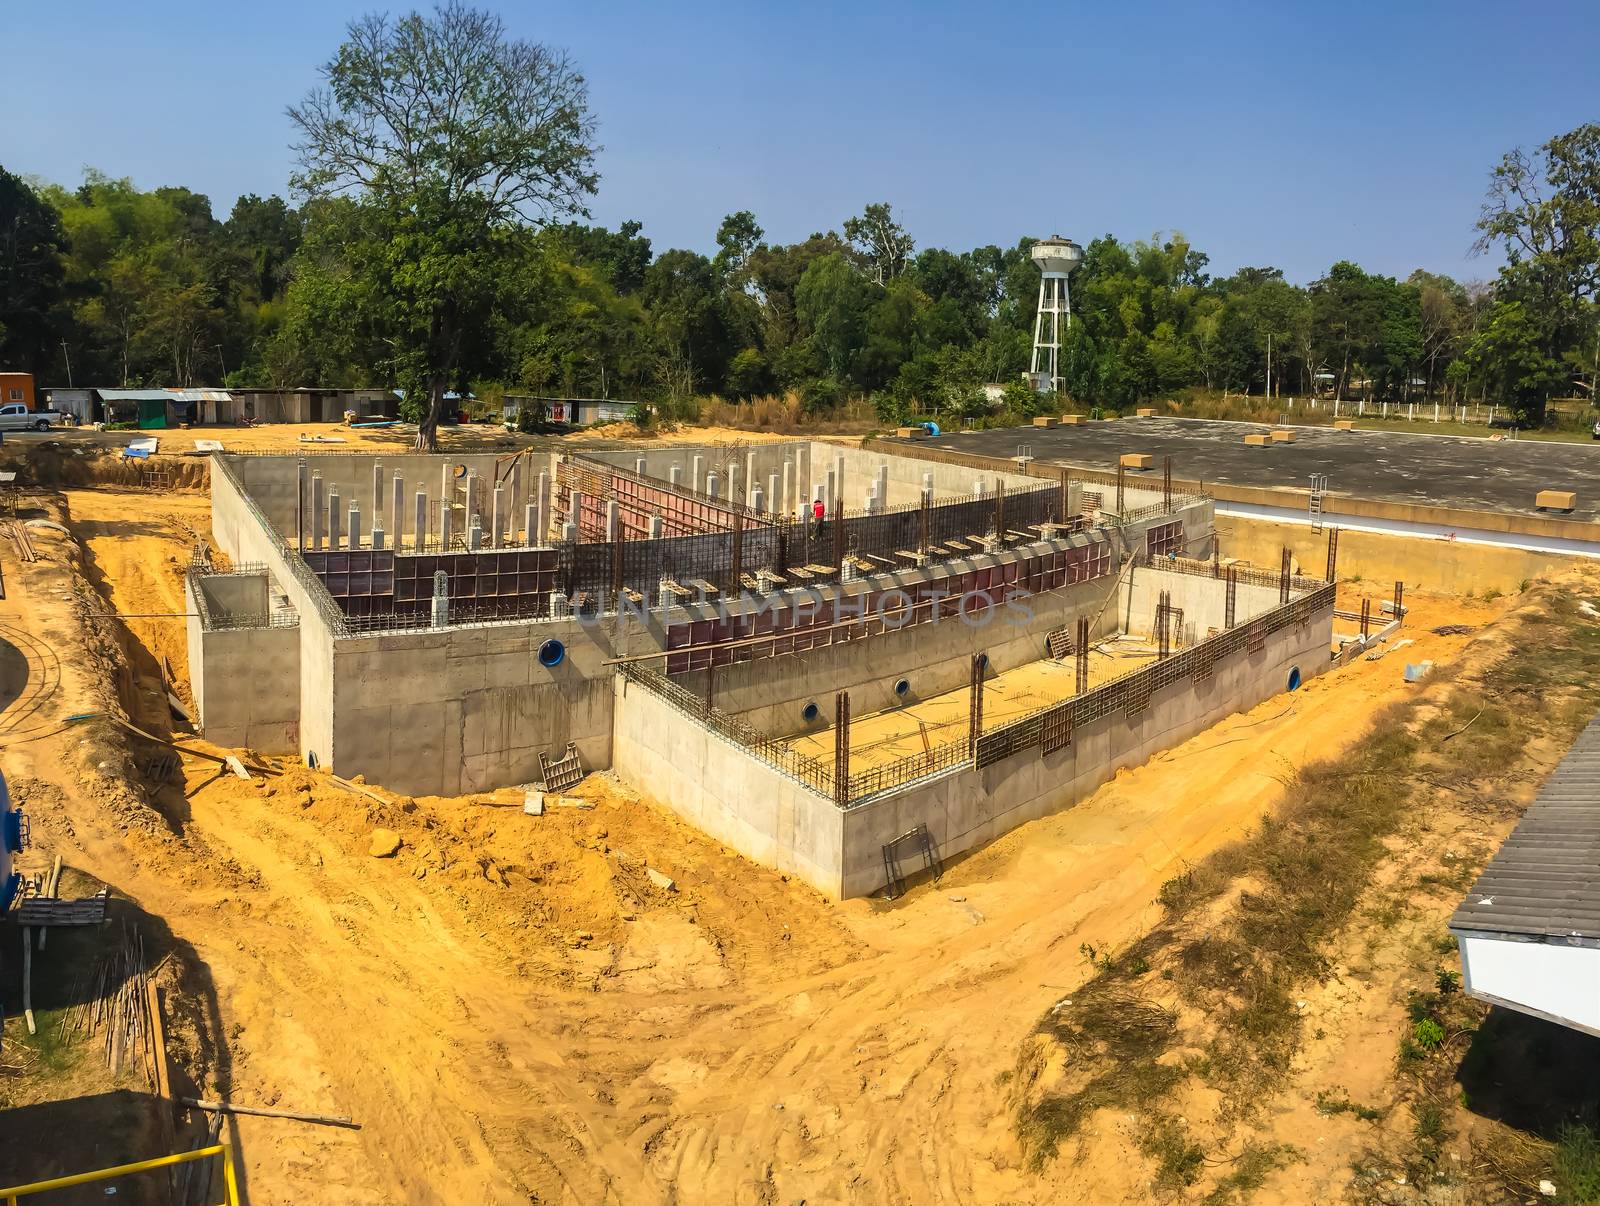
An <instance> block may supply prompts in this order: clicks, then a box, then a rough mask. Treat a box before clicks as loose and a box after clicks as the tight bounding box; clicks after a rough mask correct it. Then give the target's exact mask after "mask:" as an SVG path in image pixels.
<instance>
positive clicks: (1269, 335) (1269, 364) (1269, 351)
mask: <svg viewBox="0 0 1600 1206" xmlns="http://www.w3.org/2000/svg"><path fill="white" fill-rule="evenodd" d="M1267 397H1268V398H1271V397H1272V332H1271V331H1268V332H1267Z"/></svg>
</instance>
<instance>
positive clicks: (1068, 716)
mask: <svg viewBox="0 0 1600 1206" xmlns="http://www.w3.org/2000/svg"><path fill="white" fill-rule="evenodd" d="M1201 565H1206V566H1209V563H1207V562H1190V563H1188V565H1187V566H1185V567H1184V568H1180V569H1178V570H1177V572H1180V573H1193V574H1196V575H1197V576H1206V577H1209V576H1210V574H1209V571H1208V572H1207V573H1205V574H1204V575H1201V574H1200V571H1199V569H1198V568H1192V567H1198V566H1201ZM1159 568H1163V569H1172V568H1174V567H1173V566H1170V565H1168V564H1166V562H1165V561H1163V562H1162V564H1161V566H1160V567H1159ZM1256 573H1259V571H1256ZM1264 576H1265V577H1266V578H1268V579H1269V580H1270V581H1269V582H1267V583H1265V584H1267V585H1272V584H1276V583H1277V582H1278V581H1279V579H1278V577H1277V576H1276V575H1270V574H1268V575H1264ZM1295 581H1297V582H1300V583H1302V584H1304V585H1305V586H1306V587H1308V588H1309V589H1307V591H1306V593H1305V594H1303V595H1301V596H1300V597H1299V598H1295V599H1291V600H1290V601H1289V602H1288V603H1285V604H1280V605H1279V606H1277V607H1274V608H1272V609H1271V610H1270V611H1267V612H1264V613H1262V614H1261V615H1259V616H1257V617H1255V618H1254V619H1252V620H1248V621H1246V622H1245V623H1243V624H1241V625H1239V626H1237V627H1235V628H1231V629H1229V630H1228V631H1226V632H1221V633H1218V634H1217V635H1216V636H1213V637H1208V638H1206V639H1205V640H1203V641H1200V642H1199V643H1198V644H1195V645H1191V646H1189V647H1188V648H1186V649H1184V650H1182V651H1181V652H1179V653H1174V654H1173V655H1171V656H1170V657H1167V658H1165V659H1163V660H1161V661H1158V662H1153V663H1150V664H1149V665H1145V666H1141V667H1139V668H1138V669H1136V670H1130V671H1129V672H1128V673H1127V674H1124V675H1121V676H1120V677H1117V678H1114V679H1111V680H1110V681H1108V682H1105V683H1102V684H1101V685H1100V686H1098V687H1095V688H1094V689H1093V690H1091V691H1086V692H1084V693H1083V694H1081V695H1076V696H1072V697H1069V698H1067V699H1063V700H1060V701H1058V702H1056V703H1052V704H1047V705H1045V706H1043V707H1040V708H1037V709H1035V710H1034V711H1032V712H1030V713H1028V714H1027V715H1025V716H1022V717H1019V718H1018V719H1016V720H1013V721H1009V722H1008V723H1006V724H1004V725H1002V726H1000V727H999V728H997V729H995V730H993V731H992V732H988V733H983V732H979V733H977V734H976V740H975V741H974V739H973V737H972V736H967V737H962V738H960V739H958V740H955V741H949V742H945V743H943V744H941V745H937V746H934V747H932V748H930V749H928V750H925V751H923V752H922V753H917V754H912V755H910V756H908V757H906V758H901V759H899V760H897V761H894V762H886V763H883V764H882V765H879V766H875V767H870V768H867V769H865V770H862V771H860V772H851V773H850V775H849V782H848V787H847V790H846V792H845V793H844V794H843V795H842V796H841V795H840V794H838V793H837V792H836V791H835V770H834V768H833V767H830V766H828V765H827V764H826V763H823V762H821V761H819V760H817V759H815V758H811V757H808V756H806V755H804V754H800V753H798V752H797V751H796V750H794V749H793V748H792V747H791V746H790V745H789V740H790V739H789V738H775V737H768V736H766V735H765V734H763V733H761V732H759V731H757V730H756V729H755V728H754V727H753V726H751V725H749V724H747V723H746V722H744V721H743V720H740V719H739V718H738V717H737V716H733V715H730V714H729V713H726V712H723V711H721V710H720V709H718V708H716V707H715V706H712V705H709V704H707V702H706V700H705V698H704V697H702V696H697V695H695V694H693V693H692V692H690V691H688V690H686V689H685V688H684V687H682V686H681V685H679V684H678V683H675V682H673V681H672V680H671V679H669V678H667V677H666V676H665V675H664V674H662V673H660V672H658V671H656V670H653V669H651V668H649V667H648V666H647V665H646V664H644V663H642V662H624V663H621V664H620V665H619V667H618V669H619V670H620V672H621V673H622V675H623V677H624V678H626V679H627V680H628V681H629V682H630V683H635V684H638V685H639V686H641V687H644V688H645V689H646V690H648V691H650V692H652V693H653V694H655V695H658V696H660V697H661V698H662V699H664V700H665V701H666V702H668V703H669V704H671V705H672V706H673V707H674V708H676V709H677V710H678V711H679V712H681V713H682V714H684V715H685V716H688V717H690V718H691V719H693V720H695V721H698V722H699V723H701V724H704V725H705V726H706V727H707V728H709V729H711V730H712V731H713V732H715V733H716V734H717V735H719V736H720V737H722V738H724V739H725V740H727V741H730V742H732V743H733V744H734V745H737V746H740V747H742V748H744V749H745V750H746V751H748V752H749V753H750V754H751V755H752V756H753V757H756V758H759V759H761V760H762V761H763V762H766V763H767V764H768V765H770V766H772V767H773V768H774V769H776V770H778V771H779V772H781V773H782V774H784V775H786V776H788V777H789V778H790V779H793V780H794V781H795V782H797V783H800V784H803V785H804V786H805V787H808V788H810V789H811V790H812V791H814V792H816V793H817V794H818V795H820V796H822V797H823V798H825V799H828V800H830V801H833V802H834V803H836V804H839V805H840V806H842V807H846V808H849V807H853V806H855V805H858V804H861V803H864V802H865V801H867V800H869V799H871V798H872V797H873V796H876V795H878V794H880V793H882V792H886V791H892V790H896V789H899V788H903V787H905V786H907V785H908V784H911V783H915V782H917V781H919V780H921V779H926V778H928V777H930V776H933V775H938V774H942V773H944V772H946V771H949V770H952V769H956V768H958V767H963V766H975V767H978V768H982V767H986V766H992V765H994V764H995V763H997V762H1000V761H1002V760H1004V759H1006V758H1010V757H1014V756H1015V755H1018V754H1022V753H1025V752H1027V751H1028V750H1029V749H1036V750H1038V751H1039V753H1040V755H1041V756H1043V755H1044V754H1048V753H1052V752H1054V751H1055V750H1057V749H1060V748H1062V747H1063V746H1065V745H1068V744H1070V743H1071V740H1072V734H1073V732H1074V731H1075V730H1077V729H1078V728H1080V727H1081V726H1083V725H1086V724H1090V723H1093V722H1094V721H1096V720H1099V719H1101V718H1103V717H1105V716H1108V715H1110V714H1112V713H1113V712H1116V711H1119V710H1120V711H1121V712H1122V713H1123V714H1124V715H1125V716H1127V717H1128V718H1129V719H1130V720H1131V719H1133V718H1135V717H1137V716H1138V715H1140V714H1141V713H1142V712H1143V711H1144V710H1145V709H1146V708H1147V707H1148V706H1149V705H1150V700H1151V698H1152V697H1153V696H1154V695H1155V693H1156V692H1157V691H1158V690H1161V689H1162V688H1164V687H1167V686H1171V685H1172V684H1173V683H1177V682H1179V681H1181V680H1183V679H1185V678H1188V679H1190V680H1192V681H1195V682H1200V681H1204V680H1205V679H1207V678H1210V677H1211V676H1212V675H1213V674H1214V673H1215V670H1216V666H1217V664H1218V663H1219V662H1220V661H1222V660H1223V659H1224V658H1228V657H1231V656H1232V655H1234V654H1236V653H1239V652H1241V651H1242V652H1245V653H1257V652H1259V651H1260V650H1261V649H1262V648H1263V647H1264V646H1265V645H1266V640H1267V637H1269V636H1270V635H1272V634H1273V633H1275V632H1279V631H1282V630H1283V629H1285V628H1289V627H1292V626H1301V627H1303V626H1305V625H1307V624H1309V623H1311V620H1312V618H1313V617H1314V616H1316V615H1317V614H1318V613H1320V612H1323V611H1332V609H1333V602H1334V592H1335V586H1334V584H1333V583H1331V582H1320V581H1317V580H1315V579H1304V578H1302V579H1296V580H1295Z"/></svg>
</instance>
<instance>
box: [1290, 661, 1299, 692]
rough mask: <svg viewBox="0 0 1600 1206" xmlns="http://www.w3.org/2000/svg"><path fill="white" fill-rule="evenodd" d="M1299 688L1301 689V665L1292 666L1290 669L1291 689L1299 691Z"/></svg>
mask: <svg viewBox="0 0 1600 1206" xmlns="http://www.w3.org/2000/svg"><path fill="white" fill-rule="evenodd" d="M1299 689H1300V667H1299V666H1291V667H1290V669H1289V690H1291V691H1298V690H1299Z"/></svg>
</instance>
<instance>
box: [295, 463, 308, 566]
mask: <svg viewBox="0 0 1600 1206" xmlns="http://www.w3.org/2000/svg"><path fill="white" fill-rule="evenodd" d="M295 480H296V481H297V482H298V483H299V486H298V488H297V489H296V490H295V495H294V545H295V548H296V549H297V550H299V551H300V552H302V553H303V552H305V551H306V458H305V457H301V458H300V459H299V460H298V461H297V462H295Z"/></svg>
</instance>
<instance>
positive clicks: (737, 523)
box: [727, 513, 744, 599]
mask: <svg viewBox="0 0 1600 1206" xmlns="http://www.w3.org/2000/svg"><path fill="white" fill-rule="evenodd" d="M730 545H731V547H730V549H729V555H728V561H729V567H728V568H729V574H728V576H729V578H730V579H731V581H730V582H729V583H728V586H727V589H728V590H730V591H732V592H733V598H735V599H737V598H738V597H739V594H740V592H741V591H743V590H744V582H743V576H744V516H743V515H742V514H739V513H735V514H734V517H733V540H732V541H731V542H730Z"/></svg>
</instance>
